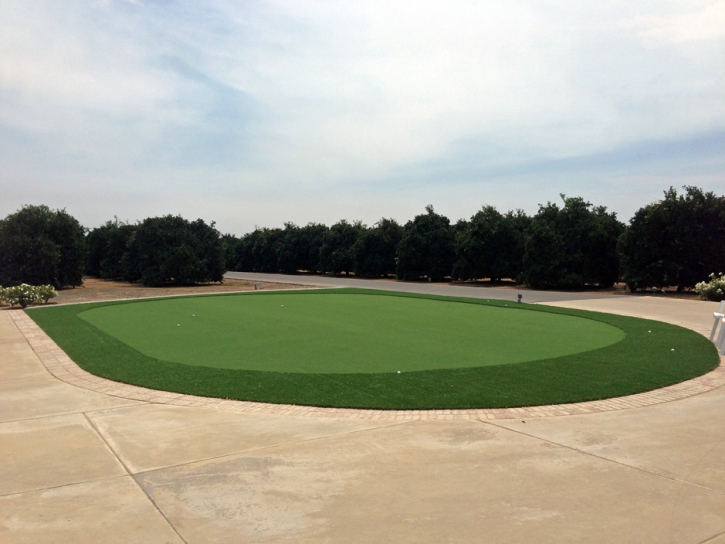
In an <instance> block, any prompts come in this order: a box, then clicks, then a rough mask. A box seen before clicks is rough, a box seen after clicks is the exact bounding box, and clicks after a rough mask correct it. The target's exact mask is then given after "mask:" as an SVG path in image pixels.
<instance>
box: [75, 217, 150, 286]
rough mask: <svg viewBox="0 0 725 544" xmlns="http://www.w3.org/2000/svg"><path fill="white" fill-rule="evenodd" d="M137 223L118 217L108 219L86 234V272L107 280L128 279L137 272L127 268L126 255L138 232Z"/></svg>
mask: <svg viewBox="0 0 725 544" xmlns="http://www.w3.org/2000/svg"><path fill="white" fill-rule="evenodd" d="M136 229H137V226H136V225H129V224H126V223H122V222H120V221H119V220H118V218H116V219H114V220H113V221H107V222H106V223H104V224H103V225H101V226H100V227H98V228H95V229H93V230H92V231H90V232H89V233H88V235H87V236H86V247H87V253H86V274H88V275H90V276H98V277H100V278H103V279H106V280H118V279H122V278H123V279H128V278H129V277H130V276H134V278H135V280H134V281H136V280H138V278H137V277H135V274H132V273H129V272H128V271H127V270H126V262H125V261H124V256H125V255H126V253H127V251H128V244H129V242H130V240H131V238H132V237H133V234H134V233H135V232H136Z"/></svg>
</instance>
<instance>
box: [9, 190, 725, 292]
mask: <svg viewBox="0 0 725 544" xmlns="http://www.w3.org/2000/svg"><path fill="white" fill-rule="evenodd" d="M561 198H562V201H561V203H554V202H548V203H547V204H545V205H540V206H539V210H538V212H537V213H536V214H534V215H533V216H529V215H527V214H525V213H524V212H523V211H521V210H515V211H508V212H505V213H501V212H499V211H498V210H497V209H496V208H494V207H493V206H485V207H483V208H482V209H481V210H480V211H478V212H477V213H476V214H474V215H473V216H472V217H471V218H470V219H467V220H459V221H457V222H455V223H452V222H451V221H450V220H449V219H448V218H447V217H445V216H443V215H440V214H438V213H436V212H435V210H434V209H433V207H432V206H428V207H426V209H425V212H424V213H422V214H420V215H418V216H416V217H414V218H413V219H412V220H410V221H408V222H407V223H405V224H404V225H401V224H399V223H398V222H396V221H395V220H394V219H385V218H383V219H381V220H380V221H378V222H377V223H375V224H374V225H372V226H370V227H368V226H366V225H363V224H362V223H361V222H352V223H350V222H348V221H346V220H342V221H340V222H338V223H336V224H334V225H332V226H330V227H327V226H325V225H322V224H317V223H310V224H308V225H305V226H298V225H295V224H293V223H286V224H285V225H284V228H277V229H269V228H257V229H255V230H254V231H252V232H250V233H247V234H245V235H243V236H241V237H236V236H234V235H231V234H225V235H221V234H220V233H219V232H218V231H217V230H216V228H215V225H214V223H211V224H210V225H207V224H206V223H205V222H204V221H202V220H201V219H199V220H197V221H193V222H192V221H187V220H185V219H183V218H181V217H178V216H164V217H154V218H148V219H145V220H144V221H141V222H139V223H136V224H127V223H123V222H119V221H118V220H114V221H109V222H107V223H105V224H104V225H102V226H101V227H98V228H95V229H92V230H86V229H84V228H83V227H82V226H81V225H80V224H79V223H78V221H76V220H75V219H73V218H72V217H71V216H70V215H68V214H67V213H66V212H65V211H63V210H61V211H52V210H50V209H49V208H47V207H45V206H26V207H24V208H22V209H21V210H20V211H18V212H16V213H15V214H11V215H10V216H8V217H7V218H5V219H4V220H2V221H0V285H17V284H19V283H35V284H41V283H48V284H52V285H54V286H56V287H58V288H62V287H66V286H74V285H80V284H81V283H82V275H83V274H84V273H85V274H87V275H92V276H98V277H101V278H105V279H119V280H126V281H131V282H142V283H144V284H145V285H152V286H155V285H166V284H179V285H181V284H184V285H186V284H193V283H202V282H215V281H221V280H222V278H223V275H224V272H225V271H226V270H236V271H244V272H252V271H254V272H282V273H287V274H295V273H298V272H309V273H317V274H334V275H340V274H347V275H350V274H354V275H355V276H357V277H363V278H380V277H389V276H395V277H396V278H397V279H399V280H403V281H414V280H428V281H444V280H446V279H447V278H450V279H452V280H460V281H466V280H475V279H490V280H492V281H497V280H501V279H505V278H506V279H511V280H514V281H516V282H517V283H524V284H526V285H528V286H530V287H533V288H538V289H553V288H559V289H561V288H566V289H576V288H582V287H584V286H587V285H589V286H594V285H597V286H601V287H611V286H612V285H613V284H614V283H616V282H618V281H624V282H626V284H627V286H628V287H629V288H630V289H631V290H632V291H635V290H638V289H645V288H649V287H652V286H658V287H665V286H667V287H670V286H676V287H677V289H678V290H682V289H685V288H691V287H694V285H695V284H696V283H697V282H699V281H702V280H704V279H706V278H707V277H708V276H709V274H710V273H712V272H719V271H722V270H724V269H725V243H723V240H725V197H722V196H718V195H715V194H714V193H712V192H704V191H702V190H701V189H699V188H697V187H685V188H684V192H683V193H682V194H678V192H677V191H676V190H675V189H673V188H670V189H669V190H668V191H666V192H665V193H664V198H663V199H662V200H660V201H657V202H654V203H652V204H649V205H647V206H644V207H643V208H640V209H639V210H638V211H637V212H636V213H635V214H634V216H633V217H632V219H631V220H630V221H629V224H627V225H625V224H624V223H622V222H621V221H619V219H617V216H616V214H615V213H613V212H609V211H607V209H606V208H605V207H603V206H594V205H592V204H591V203H589V202H586V201H585V200H584V199H582V198H580V197H567V196H565V195H561Z"/></svg>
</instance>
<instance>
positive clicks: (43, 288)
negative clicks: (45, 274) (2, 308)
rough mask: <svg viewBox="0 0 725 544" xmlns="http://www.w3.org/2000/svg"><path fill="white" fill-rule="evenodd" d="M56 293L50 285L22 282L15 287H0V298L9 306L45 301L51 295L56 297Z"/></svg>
mask: <svg viewBox="0 0 725 544" xmlns="http://www.w3.org/2000/svg"><path fill="white" fill-rule="evenodd" d="M57 296H58V293H57V292H56V291H55V289H54V288H53V286H52V285H38V286H34V285H28V284H27V283H23V284H20V285H16V286H15V287H6V288H4V289H3V288H0V300H3V301H5V302H7V303H8V304H10V306H15V305H16V304H17V305H19V306H20V307H21V308H25V307H26V306H28V305H29V304H39V303H41V302H44V303H47V302H48V300H50V299H51V298H53V297H57Z"/></svg>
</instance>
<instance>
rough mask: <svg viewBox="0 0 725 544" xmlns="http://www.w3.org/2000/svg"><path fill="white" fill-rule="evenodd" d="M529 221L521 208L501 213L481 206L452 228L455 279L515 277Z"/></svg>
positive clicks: (520, 266) (521, 259)
mask: <svg viewBox="0 0 725 544" xmlns="http://www.w3.org/2000/svg"><path fill="white" fill-rule="evenodd" d="M530 222H531V220H530V218H529V217H528V216H527V215H526V214H525V213H524V212H523V211H522V210H517V211H515V212H512V211H509V212H507V213H506V214H505V215H503V214H501V213H499V212H498V211H497V210H496V208H494V207H493V206H485V207H484V208H483V209H482V210H481V211H479V212H478V213H476V214H475V215H474V216H473V217H471V220H470V221H469V222H466V221H460V222H459V223H458V224H457V225H456V228H455V231H456V236H455V252H456V259H457V260H456V262H455V264H454V267H453V270H454V272H453V276H454V277H455V278H456V279H462V280H467V279H476V278H490V279H491V280H492V281H497V280H500V279H501V278H511V279H517V278H518V277H520V276H521V272H522V268H523V257H524V245H525V241H526V231H527V229H528V227H529V224H530Z"/></svg>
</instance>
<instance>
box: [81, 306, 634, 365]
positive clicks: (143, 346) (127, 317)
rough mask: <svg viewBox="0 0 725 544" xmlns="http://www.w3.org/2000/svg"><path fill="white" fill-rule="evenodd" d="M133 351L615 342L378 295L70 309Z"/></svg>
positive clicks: (197, 360)
mask: <svg viewBox="0 0 725 544" xmlns="http://www.w3.org/2000/svg"><path fill="white" fill-rule="evenodd" d="M79 316H80V317H81V318H83V319H84V320H86V321H87V322H88V323H90V324H92V325H94V326H96V327H98V328H99V329H101V330H102V331H104V332H105V333H107V334H109V335H111V336H113V337H115V338H117V339H118V340H120V341H122V342H124V343H125V344H128V345H129V346H131V347H132V348H134V349H136V350H138V351H140V352H141V353H143V354H145V355H147V356H149V357H154V358H157V359H162V360H165V361H172V362H177V363H183V364H187V365H197V366H208V367H217V368H235V369H247V370H267V371H276V372H304V373H375V372H396V371H398V370H400V371H402V372H408V371H413V370H431V369H440V368H462V367H476V366H487V365H501V364H511V363H520V362H524V361H535V360H539V359H548V358H551V357H559V356H562V355H570V354H572V353H579V352H582V351H589V350H593V349H598V348H601V347H604V346H608V345H610V344H614V343H616V342H619V341H620V340H622V339H623V338H624V332H623V331H622V330H620V329H618V328H616V327H613V326H611V325H607V324H605V323H601V322H598V321H593V320H590V319H583V318H579V317H574V316H567V315H557V314H549V313H544V312H535V311H527V310H523V309H516V308H515V307H512V308H496V307H491V306H482V305H478V304H465V303H460V302H441V301H437V300H430V299H422V298H404V297H396V296H384V295H353V294H349V295H348V294H345V295H334V294H294V293H285V294H281V293H280V294H274V295H262V296H255V295H239V296H215V297H190V298H178V299H167V300H156V301H147V302H136V303H132V304H118V305H112V306H103V307H100V308H94V309H92V310H87V311H85V312H82V313H80V314H79Z"/></svg>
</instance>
